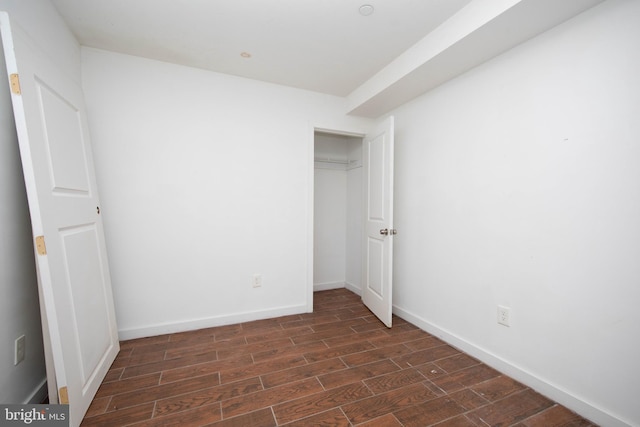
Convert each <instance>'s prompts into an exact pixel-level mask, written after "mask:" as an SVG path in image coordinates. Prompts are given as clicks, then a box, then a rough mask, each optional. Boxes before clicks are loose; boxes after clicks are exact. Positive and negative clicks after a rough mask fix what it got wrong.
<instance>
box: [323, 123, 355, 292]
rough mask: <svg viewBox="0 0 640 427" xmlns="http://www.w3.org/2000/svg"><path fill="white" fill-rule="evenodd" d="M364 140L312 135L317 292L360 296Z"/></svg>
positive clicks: (349, 136)
mask: <svg viewBox="0 0 640 427" xmlns="http://www.w3.org/2000/svg"><path fill="white" fill-rule="evenodd" d="M362 143H363V136H351V135H343V134H336V133H329V132H321V131H315V132H314V209H313V211H314V226H313V234H314V237H313V242H314V243H313V290H314V292H315V291H322V290H327V289H335V288H347V289H349V290H351V291H352V292H355V293H357V294H358V295H362V290H361V289H362V287H361V282H362V241H363V215H362V209H363V187H362V177H363V168H362Z"/></svg>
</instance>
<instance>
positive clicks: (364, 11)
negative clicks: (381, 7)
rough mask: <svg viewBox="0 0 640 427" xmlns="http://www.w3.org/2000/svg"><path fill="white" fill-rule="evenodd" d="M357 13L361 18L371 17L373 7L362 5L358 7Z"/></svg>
mask: <svg viewBox="0 0 640 427" xmlns="http://www.w3.org/2000/svg"><path fill="white" fill-rule="evenodd" d="M358 11H359V12H360V15H362V16H369V15H373V6H371V5H370V4H363V5H362V6H360V9H358Z"/></svg>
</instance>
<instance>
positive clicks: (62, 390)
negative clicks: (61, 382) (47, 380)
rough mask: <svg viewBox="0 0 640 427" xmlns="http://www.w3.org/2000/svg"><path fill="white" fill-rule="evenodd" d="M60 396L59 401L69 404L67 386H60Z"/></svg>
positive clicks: (62, 403)
mask: <svg viewBox="0 0 640 427" xmlns="http://www.w3.org/2000/svg"><path fill="white" fill-rule="evenodd" d="M58 397H59V399H58V401H59V402H60V404H61V405H68V404H69V392H68V391H67V386H64V387H60V389H59V390H58Z"/></svg>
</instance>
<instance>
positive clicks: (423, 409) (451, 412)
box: [394, 397, 466, 427]
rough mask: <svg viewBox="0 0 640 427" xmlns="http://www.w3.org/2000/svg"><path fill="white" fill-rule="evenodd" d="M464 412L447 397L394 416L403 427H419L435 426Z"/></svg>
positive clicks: (397, 412) (405, 410)
mask: <svg viewBox="0 0 640 427" xmlns="http://www.w3.org/2000/svg"><path fill="white" fill-rule="evenodd" d="M464 412H466V409H465V408H464V407H462V406H461V405H459V404H458V403H457V402H456V401H454V400H453V399H451V398H449V397H440V398H438V399H434V400H431V401H428V402H424V403H421V404H418V405H415V406H412V407H410V408H406V409H403V410H401V411H396V412H394V415H395V416H396V418H397V419H398V420H400V422H401V423H402V425H403V426H404V427H421V426H430V425H433V424H437V423H439V422H441V421H445V420H447V419H449V418H453V417H455V416H457V415H461V414H463V413H464Z"/></svg>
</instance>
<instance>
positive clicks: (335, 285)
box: [313, 282, 345, 292]
mask: <svg viewBox="0 0 640 427" xmlns="http://www.w3.org/2000/svg"><path fill="white" fill-rule="evenodd" d="M344 285H345V283H344V282H328V283H314V284H313V292H318V291H328V290H330V289H341V288H344Z"/></svg>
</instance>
